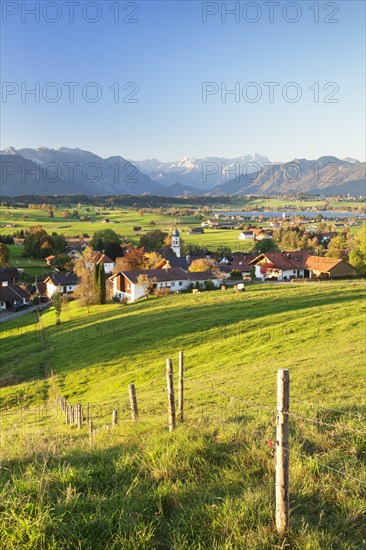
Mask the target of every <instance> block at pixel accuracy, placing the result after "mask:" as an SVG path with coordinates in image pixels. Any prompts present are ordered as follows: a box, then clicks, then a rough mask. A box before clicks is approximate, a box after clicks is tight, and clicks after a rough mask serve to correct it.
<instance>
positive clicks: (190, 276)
mask: <svg viewBox="0 0 366 550" xmlns="http://www.w3.org/2000/svg"><path fill="white" fill-rule="evenodd" d="M140 275H146V276H147V277H148V278H149V279H150V280H154V282H153V284H152V288H153V289H154V290H156V291H161V292H164V293H165V292H166V293H170V292H181V291H183V290H187V289H188V287H189V285H190V284H191V283H196V282H197V281H198V282H200V283H202V284H204V283H205V282H207V281H212V283H213V284H214V285H215V286H219V280H218V279H217V278H216V277H215V276H214V275H213V274H212V273H211V272H209V271H203V272H197V273H189V272H186V271H184V270H183V269H182V268H181V267H171V268H163V269H147V270H136V271H120V272H119V273H116V274H115V275H112V277H110V280H111V281H112V282H113V294H114V296H115V297H116V298H119V299H121V298H127V299H128V301H129V302H136V300H139V299H140V298H143V297H144V296H145V289H144V287H143V286H142V285H141V284H139V283H138V278H139V276H140Z"/></svg>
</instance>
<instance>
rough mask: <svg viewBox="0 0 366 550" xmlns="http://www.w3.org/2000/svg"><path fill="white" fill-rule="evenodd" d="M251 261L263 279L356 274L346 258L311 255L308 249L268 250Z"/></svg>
mask: <svg viewBox="0 0 366 550" xmlns="http://www.w3.org/2000/svg"><path fill="white" fill-rule="evenodd" d="M249 263H250V265H254V266H255V276H256V277H258V278H260V279H262V280H265V279H272V280H278V281H286V280H290V279H293V278H307V277H308V278H310V279H313V278H333V277H334V278H336V277H353V276H354V274H355V269H354V267H353V266H351V264H349V263H348V262H346V261H345V260H341V259H339V258H323V257H321V256H311V255H310V253H309V252H306V251H300V252H266V253H264V254H260V255H259V256H257V257H256V258H254V260H252V261H251V262H249Z"/></svg>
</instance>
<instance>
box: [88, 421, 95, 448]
mask: <svg viewBox="0 0 366 550" xmlns="http://www.w3.org/2000/svg"><path fill="white" fill-rule="evenodd" d="M88 428H89V441H90V444H91V443H92V440H93V435H94V434H93V422H92V421H91V420H90V418H89V421H88Z"/></svg>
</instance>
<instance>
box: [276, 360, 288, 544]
mask: <svg viewBox="0 0 366 550" xmlns="http://www.w3.org/2000/svg"><path fill="white" fill-rule="evenodd" d="M289 408H290V373H289V371H288V370H287V369H280V370H279V371H278V372H277V431H276V528H277V531H278V533H280V534H284V533H286V532H287V531H288V530H289V515H290V503H289V467H290V452H289V414H288V413H289Z"/></svg>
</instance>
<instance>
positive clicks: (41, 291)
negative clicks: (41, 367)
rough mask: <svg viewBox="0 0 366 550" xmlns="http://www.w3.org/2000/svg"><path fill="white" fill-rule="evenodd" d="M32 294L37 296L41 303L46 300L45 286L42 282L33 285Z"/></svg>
mask: <svg viewBox="0 0 366 550" xmlns="http://www.w3.org/2000/svg"><path fill="white" fill-rule="evenodd" d="M33 291H34V293H35V294H36V295H37V296H39V298H40V300H41V302H42V301H47V300H48V295H47V284H46V283H45V282H44V281H37V282H35V283H34V285H33Z"/></svg>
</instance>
